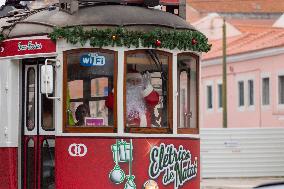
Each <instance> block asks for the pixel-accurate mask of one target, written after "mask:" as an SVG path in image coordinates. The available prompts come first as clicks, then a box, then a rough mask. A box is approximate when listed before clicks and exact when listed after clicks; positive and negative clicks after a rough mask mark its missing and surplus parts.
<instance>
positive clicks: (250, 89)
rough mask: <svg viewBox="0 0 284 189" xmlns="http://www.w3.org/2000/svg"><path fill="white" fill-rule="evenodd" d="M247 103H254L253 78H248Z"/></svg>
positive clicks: (251, 104) (250, 104)
mask: <svg viewBox="0 0 284 189" xmlns="http://www.w3.org/2000/svg"><path fill="white" fill-rule="evenodd" d="M248 104H249V106H253V105H254V84H253V80H248Z"/></svg>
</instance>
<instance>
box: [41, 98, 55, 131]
mask: <svg viewBox="0 0 284 189" xmlns="http://www.w3.org/2000/svg"><path fill="white" fill-rule="evenodd" d="M41 99H42V103H41V106H42V107H41V111H42V113H41V119H42V124H41V125H42V129H43V130H45V131H53V130H54V119H53V100H51V99H48V98H46V96H45V95H41Z"/></svg>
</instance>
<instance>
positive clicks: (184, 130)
mask: <svg viewBox="0 0 284 189" xmlns="http://www.w3.org/2000/svg"><path fill="white" fill-rule="evenodd" d="M180 55H181V56H182V55H185V56H191V57H193V58H194V59H195V61H196V75H197V77H196V114H197V115H196V128H179V127H178V125H179V122H180V121H179V119H180V116H179V115H180V105H179V102H180V99H179V98H180V97H179V96H178V98H177V124H178V125H177V134H199V108H200V104H199V94H200V91H199V89H200V57H199V56H198V55H196V54H193V53H190V52H184V53H178V54H177V57H178V56H180ZM177 67H178V65H177ZM177 71H178V70H177ZM177 77H178V78H179V75H178V74H177ZM178 78H177V81H178V82H177V87H178V94H179V93H180V90H179V86H180V83H179V79H178ZM189 95H190V94H189ZM189 104H190V99H189ZM212 107H213V88H212Z"/></svg>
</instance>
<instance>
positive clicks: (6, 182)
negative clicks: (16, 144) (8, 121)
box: [0, 147, 18, 189]
mask: <svg viewBox="0 0 284 189" xmlns="http://www.w3.org/2000/svg"><path fill="white" fill-rule="evenodd" d="M17 160H18V149H17V148H2V147H1V148H0V162H1V163H0V173H1V174H0V188H1V189H2V188H3V189H17V188H18V183H17V181H18V180H17V178H18V171H17V170H18V164H17Z"/></svg>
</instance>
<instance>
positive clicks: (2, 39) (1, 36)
mask: <svg viewBox="0 0 284 189" xmlns="http://www.w3.org/2000/svg"><path fill="white" fill-rule="evenodd" d="M4 40H5V37H4V35H3V33H0V43H1V42H2V41H4Z"/></svg>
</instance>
